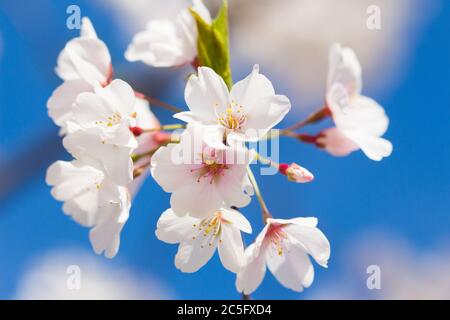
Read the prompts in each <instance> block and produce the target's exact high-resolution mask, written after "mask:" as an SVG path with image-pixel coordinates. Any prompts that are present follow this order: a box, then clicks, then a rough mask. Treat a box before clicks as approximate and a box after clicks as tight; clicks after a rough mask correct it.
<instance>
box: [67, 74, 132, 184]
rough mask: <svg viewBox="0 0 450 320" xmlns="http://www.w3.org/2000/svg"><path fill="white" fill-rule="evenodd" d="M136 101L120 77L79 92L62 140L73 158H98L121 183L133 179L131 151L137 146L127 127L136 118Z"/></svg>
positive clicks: (113, 177)
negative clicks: (67, 128)
mask: <svg viewBox="0 0 450 320" xmlns="http://www.w3.org/2000/svg"><path fill="white" fill-rule="evenodd" d="M135 102H136V98H135V96H134V92H133V90H132V89H131V87H130V86H129V85H128V84H127V83H126V82H124V81H122V80H114V81H113V82H111V84H109V85H108V86H106V87H105V88H97V90H96V92H95V93H92V92H85V93H81V94H79V95H78V97H77V100H76V102H75V104H74V106H73V109H72V113H73V114H72V121H71V122H69V126H68V127H69V132H71V133H70V134H69V135H68V136H66V137H65V138H64V140H63V144H64V147H65V148H66V149H67V150H68V151H69V152H70V153H71V154H72V155H73V156H74V157H75V158H77V159H82V158H84V157H89V158H93V159H96V160H98V162H99V163H100V164H101V165H102V167H103V168H104V169H105V171H106V172H107V173H108V175H110V176H111V177H112V179H113V180H114V181H115V182H116V183H117V184H119V185H123V186H126V185H127V184H128V183H130V182H131V181H132V179H133V162H132V159H131V154H132V152H133V150H134V149H136V148H137V147H138V144H137V141H136V138H135V137H134V135H133V134H132V132H131V131H130V127H133V126H134V125H135V122H136V119H135V116H136V112H135V110H136V108H135Z"/></svg>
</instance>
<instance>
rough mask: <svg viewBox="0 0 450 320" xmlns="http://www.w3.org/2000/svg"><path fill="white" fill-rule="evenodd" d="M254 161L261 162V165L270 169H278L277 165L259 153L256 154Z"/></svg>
mask: <svg viewBox="0 0 450 320" xmlns="http://www.w3.org/2000/svg"><path fill="white" fill-rule="evenodd" d="M256 160H257V161H259V162H261V163H262V164H266V165H271V166H272V167H275V168H278V166H279V164H278V163H277V162H275V161H272V160H270V159H269V158H266V157H264V156H262V155H261V154H260V153H258V152H256Z"/></svg>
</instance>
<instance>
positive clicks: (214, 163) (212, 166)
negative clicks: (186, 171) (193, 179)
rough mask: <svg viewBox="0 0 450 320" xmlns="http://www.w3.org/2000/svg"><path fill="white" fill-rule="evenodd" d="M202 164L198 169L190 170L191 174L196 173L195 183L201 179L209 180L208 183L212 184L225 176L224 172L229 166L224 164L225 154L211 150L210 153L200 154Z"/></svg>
mask: <svg viewBox="0 0 450 320" xmlns="http://www.w3.org/2000/svg"><path fill="white" fill-rule="evenodd" d="M201 159H202V163H201V164H200V166H199V167H197V168H195V169H191V170H190V171H191V172H192V173H194V172H195V173H196V174H197V175H198V176H197V182H200V180H201V179H202V178H205V179H209V183H210V184H212V183H213V182H214V181H217V180H218V179H219V178H220V177H223V176H224V175H225V170H228V169H229V166H228V165H227V164H226V163H225V162H226V161H225V154H224V153H222V152H221V151H217V150H212V151H211V153H210V154H209V153H205V152H203V153H202V154H201Z"/></svg>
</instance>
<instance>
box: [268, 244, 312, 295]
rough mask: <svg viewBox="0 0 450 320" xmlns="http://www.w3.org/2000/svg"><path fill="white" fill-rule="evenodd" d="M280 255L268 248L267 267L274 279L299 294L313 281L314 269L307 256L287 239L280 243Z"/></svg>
mask: <svg viewBox="0 0 450 320" xmlns="http://www.w3.org/2000/svg"><path fill="white" fill-rule="evenodd" d="M280 245H281V246H282V253H281V254H279V252H278V251H277V250H271V249H270V248H271V247H270V248H269V249H268V250H267V252H266V257H267V258H266V259H267V266H268V268H269V270H270V271H271V272H272V273H273V275H274V276H275V278H276V279H277V280H278V281H279V282H280V283H281V284H282V285H283V286H285V287H286V288H289V289H291V290H294V291H297V292H301V291H303V288H304V287H305V288H308V287H309V286H310V285H311V284H312V282H313V280H314V268H313V266H312V264H311V261H310V260H309V258H308V255H307V254H306V253H305V252H304V251H303V250H302V248H301V247H300V246H299V245H296V244H295V243H293V242H291V241H290V240H289V239H283V240H282V241H281V243H280Z"/></svg>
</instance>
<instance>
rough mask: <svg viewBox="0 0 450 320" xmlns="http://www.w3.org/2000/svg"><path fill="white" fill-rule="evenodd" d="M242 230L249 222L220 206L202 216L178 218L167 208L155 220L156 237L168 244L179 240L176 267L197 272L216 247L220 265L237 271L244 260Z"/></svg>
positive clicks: (231, 210)
mask: <svg viewBox="0 0 450 320" xmlns="http://www.w3.org/2000/svg"><path fill="white" fill-rule="evenodd" d="M241 231H243V232H246V233H251V232H252V228H251V225H250V223H249V222H248V220H247V219H246V218H245V217H244V216H243V215H242V214H240V213H239V212H238V211H236V210H233V209H225V208H221V209H220V210H219V211H217V212H216V213H215V214H213V215H212V216H210V217H207V218H203V219H200V218H194V217H191V216H188V215H187V216H184V217H179V216H177V215H176V214H175V213H174V212H173V211H172V210H171V209H168V210H166V211H165V212H164V213H163V214H162V215H161V217H160V218H159V220H158V225H157V229H156V236H157V237H158V239H159V240H161V241H164V242H167V243H172V244H176V243H179V247H178V252H177V254H176V256H175V266H176V267H177V268H178V269H180V270H181V271H183V272H196V271H197V270H199V269H200V268H201V267H203V266H204V265H205V264H206V263H207V262H208V261H209V259H211V257H212V256H213V255H214V252H215V251H216V249H218V252H219V257H220V260H221V261H222V264H223V266H224V267H225V268H226V269H227V270H229V271H231V272H234V273H237V272H238V271H239V270H240V269H241V267H242V265H243V263H244V246H243V243H242V237H241Z"/></svg>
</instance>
